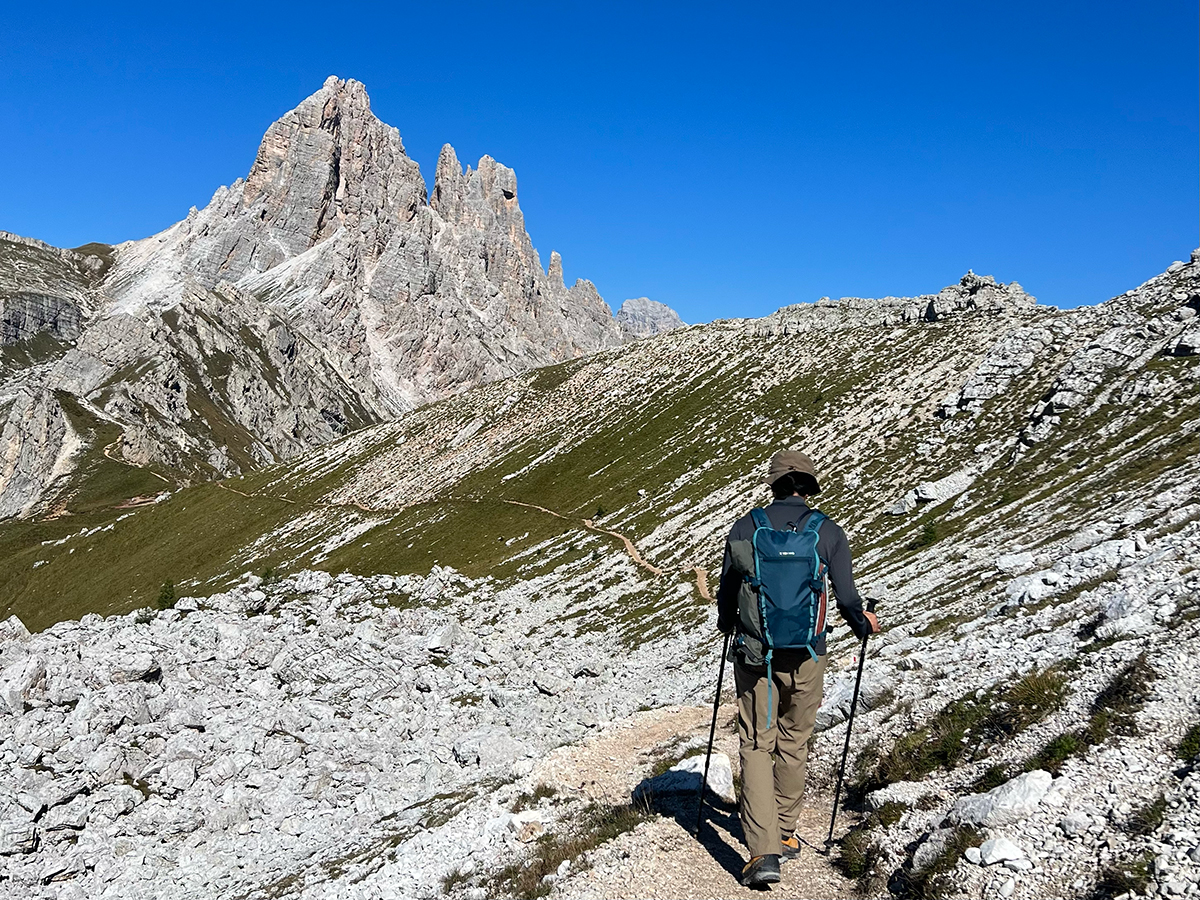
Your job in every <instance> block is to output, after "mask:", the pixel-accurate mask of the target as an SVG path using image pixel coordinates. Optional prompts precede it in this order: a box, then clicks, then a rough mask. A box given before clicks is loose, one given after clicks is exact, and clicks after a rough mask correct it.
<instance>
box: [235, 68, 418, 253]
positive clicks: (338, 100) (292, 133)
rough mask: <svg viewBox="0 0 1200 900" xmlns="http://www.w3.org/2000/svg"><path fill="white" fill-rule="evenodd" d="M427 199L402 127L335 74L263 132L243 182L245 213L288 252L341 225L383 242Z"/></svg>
mask: <svg viewBox="0 0 1200 900" xmlns="http://www.w3.org/2000/svg"><path fill="white" fill-rule="evenodd" d="M424 200H425V182H424V180H423V179H422V178H421V173H420V170H419V168H418V166H417V164H416V163H415V162H413V161H412V160H411V159H409V158H408V156H407V155H406V154H405V152H404V144H403V143H402V142H401V140H400V132H399V131H397V130H396V129H395V128H392V127H391V126H389V125H385V124H384V123H383V122H381V121H379V119H378V118H376V117H375V115H374V113H372V112H371V103H370V98H369V97H368V96H367V92H366V89H365V88H364V87H363V86H362V85H361V84H360V83H359V82H357V81H354V80H348V81H341V80H339V79H337V78H333V77H331V78H329V79H328V80H327V81H326V82H325V84H324V86H323V87H322V88H321V89H320V90H319V91H317V92H316V93H315V94H313V95H312V96H310V97H308V98H307V99H306V100H304V101H303V102H302V103H300V105H299V106H297V107H296V108H295V109H293V110H292V111H291V112H289V113H287V114H286V115H285V116H283V117H282V118H281V119H279V120H278V121H277V122H275V123H274V124H272V125H271V127H270V128H268V129H267V133H266V135H264V137H263V140H262V143H261V145H260V146H259V150H258V155H257V157H256V158H255V161H254V165H253V166H252V167H251V169H250V174H249V176H248V177H247V179H246V182H245V184H244V185H243V187H242V210H243V213H249V214H250V215H249V220H250V221H251V222H253V223H254V224H255V225H256V226H257V228H259V229H262V230H265V231H267V232H268V233H269V234H270V236H271V237H272V238H274V239H276V240H277V241H278V242H279V243H280V246H281V249H282V251H283V252H284V254H286V255H287V256H292V255H297V254H299V253H303V252H304V251H305V250H307V249H308V248H309V247H311V246H313V245H314V244H316V243H318V242H320V241H322V240H325V239H326V238H328V237H330V236H331V235H332V234H333V233H334V232H336V231H337V230H338V229H339V228H341V227H346V228H347V229H350V230H354V231H362V232H364V233H368V234H371V233H374V234H375V235H376V239H375V240H374V241H373V242H372V243H374V244H375V245H377V246H379V247H382V245H383V244H385V243H386V242H387V239H388V238H389V237H390V236H391V233H392V231H393V230H394V227H395V225H396V224H397V222H401V221H409V220H411V219H412V217H413V215H415V213H416V209H417V207H418V206H419V205H420V204H421V203H423V202H424Z"/></svg>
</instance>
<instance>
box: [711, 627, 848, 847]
mask: <svg viewBox="0 0 1200 900" xmlns="http://www.w3.org/2000/svg"><path fill="white" fill-rule="evenodd" d="M801 658H802V659H803V662H797V660H799V659H801ZM826 662H827V658H826V657H825V656H818V657H817V658H816V659H813V658H812V657H810V656H809V655H808V654H807V653H806V652H804V651H798V652H797V651H793V652H791V653H789V654H787V655H784V653H783V651H777V653H776V658H775V660H774V661H773V665H772V674H773V676H774V677H773V678H772V681H773V685H772V688H771V706H772V707H774V709H773V710H772V711H771V727H770V728H768V727H767V668H766V666H763V667H762V668H750V667H747V666H743V665H742V664H741V662H739V661H737V660H735V661H734V664H733V677H734V681H735V683H736V685H737V708H738V738H740V740H741V745H742V746H741V759H742V798H741V818H742V831H743V832H744V833H745V835H746V846H747V848H749V850H750V856H752V857H754V856H765V855H767V854H768V853H779V852H780V847H779V841H780V832H787V833H790V832H792V831H793V830H794V829H795V827H796V821H797V820H798V819H799V818H800V809H801V807H802V806H803V805H804V777H805V772H806V770H807V765H808V739H809V738H810V737H811V736H812V731H813V723H814V722H815V721H816V718H817V708H818V707H819V706H820V705H821V694H822V692H823V690H824V675H825V665H826Z"/></svg>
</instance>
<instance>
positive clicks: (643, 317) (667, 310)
mask: <svg viewBox="0 0 1200 900" xmlns="http://www.w3.org/2000/svg"><path fill="white" fill-rule="evenodd" d="M616 319H617V323H618V324H619V325H620V326H621V331H622V332H623V333H624V334H625V335H626V336H628V337H629V338H631V339H633V340H638V339H640V338H644V337H652V336H653V335H656V334H662V333H663V332H665V331H674V330H675V329H676V328H683V327H684V324H685V323H684V321H683V319H681V318H679V313H677V312H675V310H673V309H671V307H669V306H667V304H665V303H659V302H658V301H657V300H651V299H650V298H649V297H634V298H633V299H631V300H626V301H625V302H624V303H622V304H621V308H620V309H619V310H617V315H616Z"/></svg>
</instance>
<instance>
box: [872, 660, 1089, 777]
mask: <svg viewBox="0 0 1200 900" xmlns="http://www.w3.org/2000/svg"><path fill="white" fill-rule="evenodd" d="M1066 693H1067V687H1066V678H1065V677H1064V676H1063V674H1062V673H1061V672H1060V671H1058V670H1057V669H1056V668H1054V667H1051V668H1049V669H1045V670H1043V671H1038V672H1031V673H1030V674H1028V675H1026V676H1025V677H1024V678H1022V679H1020V680H1019V681H1016V682H1014V683H1013V684H1011V685H1009V686H1008V687H1005V688H1001V689H998V690H995V689H994V690H991V691H987V692H985V693H984V694H983V695H981V696H979V697H975V696H973V695H967V696H966V697H962V698H960V699H958V700H954V701H952V702H950V703H948V704H946V706H944V707H943V708H942V709H941V710H940V711H939V712H938V713H937V714H936V715H935V716H934V717H933V719H932V720H930V722H929V723H928V724H926V725H925V726H924V727H922V728H919V729H917V730H915V731H912V732H910V733H908V734H906V735H904V736H902V737H900V738H899V739H898V740H897V741H896V742H895V744H893V745H892V747H891V749H890V750H888V751H887V752H886V753H880V752H879V751H878V750H874V751H873V753H874V754H876V759H875V761H874V763H873V764H872V762H871V761H870V760H869V757H868V756H865V755H860V757H859V762H860V765H861V768H860V771H862V770H863V769H868V767H869V771H866V772H865V773H864V775H863V776H862V778H861V779H860V780H859V781H858V782H857V783H856V784H855V785H854V786H853V787H852V792H853V793H854V794H855V795H857V796H860V797H861V796H863V795H865V794H866V793H869V792H870V791H873V790H877V789H878V788H881V787H886V786H887V785H889V784H893V783H895V782H897V781H919V780H920V779H921V778H923V777H924V776H926V775H928V774H929V773H930V772H933V771H935V770H936V769H952V768H954V767H955V766H956V765H958V764H959V763H960V762H962V761H963V760H966V759H975V758H978V756H979V755H980V754H981V753H982V751H983V749H984V748H985V747H987V746H989V745H991V744H992V743H994V742H996V741H998V740H1002V739H1007V738H1010V737H1012V736H1013V735H1016V734H1018V733H1020V732H1021V731H1024V730H1025V729H1026V728H1028V727H1029V726H1030V725H1032V724H1033V723H1035V722H1039V721H1041V720H1042V719H1044V718H1045V717H1046V716H1048V715H1049V714H1050V713H1051V712H1053V711H1054V710H1056V709H1059V708H1060V707H1061V706H1062V703H1063V700H1064V699H1065V697H1066ZM864 763H865V765H863V764H864Z"/></svg>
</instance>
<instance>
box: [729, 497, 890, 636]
mask: <svg viewBox="0 0 1200 900" xmlns="http://www.w3.org/2000/svg"><path fill="white" fill-rule="evenodd" d="M809 511H810V507H809V505H808V504H807V503H806V502H805V501H804V499H803V498H802V497H787V498H785V499H783V500H776V501H775V502H774V503H772V504H771V505H770V506H768V507H766V513H767V518H768V519H769V520H770V522H771V526H772V527H774V528H779V529H785V528H787V527H788V526H789V525H790V524H792V523H796V524H797V527H801V526H800V524H799V523H800V522H801V521H802V520H803V519H804V517H805V516H806V515H808V513H809ZM754 528H755V525H754V519H752V518H751V517H750V514H749V513H747V514H746V515H744V516H742V517H741V518H740V519H738V520H737V521H736V522H734V523H733V528H732V529H731V530H730V532H729V537H728V539H727V540H726V541H725V560H724V562H723V563H722V564H721V584H720V586H719V587H718V588H717V627H718V628H720V629H721V631H722V632H725V633H728V632H732V631H733V630H734V627H735V626H736V624H737V617H738V610H737V596H738V589H739V588H740V587H741V584H742V581H743V573H742V572H739V571H737V570H736V569H734V567H733V558H732V556H731V554H730V552H729V543H730V541H749V540H751V539H752V538H753V536H754ZM817 555H818V556H820V557H821V559H823V560H824V561H825V563H826V565H827V566H828V567H829V582H830V584H831V585H832V586H833V593H834V596H835V597H836V598H837V608H838V612H840V613H841V614H842V618H843V619H845V620H846V621H847V622H848V623H849V625H850V628H851V630H853V631H854V634H855V635H856V636H857V637H859V638H862V637H863V636H864V635H865V634H867V633H869V631H870V628H871V626H870V624H869V623H868V622H867V619H866V617H865V616H864V615H863V604H862V597H860V596H859V595H858V590H857V589H856V588H855V587H854V575H853V573H852V571H851V567H850V544H849V543H848V542H847V540H846V532H844V531H843V530H842V528H841V526H840V525H838V524H837V523H836V522H834V521H833V520H832V519H826V520H825V522H824V523H823V524H822V525H821V533H820V536H819V537H818V539H817ZM814 649H816V651H817V653H818V654H823V653H824V652H825V638H823V637H822V638H821V639H820V640H819V641H818V642H817V645H816V647H815V648H814Z"/></svg>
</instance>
